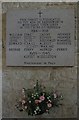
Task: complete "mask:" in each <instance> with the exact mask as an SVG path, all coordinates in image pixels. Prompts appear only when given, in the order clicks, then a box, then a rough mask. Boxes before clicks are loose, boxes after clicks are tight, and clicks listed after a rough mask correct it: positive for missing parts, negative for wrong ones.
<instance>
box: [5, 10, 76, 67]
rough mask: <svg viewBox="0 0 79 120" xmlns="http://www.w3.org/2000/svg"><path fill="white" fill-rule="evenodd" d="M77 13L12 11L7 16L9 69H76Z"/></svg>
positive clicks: (7, 63)
mask: <svg viewBox="0 0 79 120" xmlns="http://www.w3.org/2000/svg"><path fill="white" fill-rule="evenodd" d="M74 26H75V23H74V10H73V9H66V8H51V9H40V10H30V9H29V10H12V11H9V12H7V15H6V65H7V66H73V65H74Z"/></svg>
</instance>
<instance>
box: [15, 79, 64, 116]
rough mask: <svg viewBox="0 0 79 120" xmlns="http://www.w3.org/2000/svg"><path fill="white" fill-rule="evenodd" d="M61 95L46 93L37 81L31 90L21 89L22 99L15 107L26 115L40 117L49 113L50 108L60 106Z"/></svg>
mask: <svg viewBox="0 0 79 120" xmlns="http://www.w3.org/2000/svg"><path fill="white" fill-rule="evenodd" d="M62 99H63V97H62V95H60V94H58V93H57V92H54V91H53V92H47V91H46V89H45V87H43V86H41V85H39V84H38V80H37V82H36V85H35V86H34V88H33V89H25V88H23V89H22V97H21V98H20V99H19V100H18V102H17V104H16V105H15V106H16V108H17V109H18V110H19V111H26V112H28V115H32V116H33V115H40V114H43V113H45V112H46V113H49V110H50V109H51V108H52V107H56V106H57V107H59V106H60V105H62V104H61V103H60V100H62Z"/></svg>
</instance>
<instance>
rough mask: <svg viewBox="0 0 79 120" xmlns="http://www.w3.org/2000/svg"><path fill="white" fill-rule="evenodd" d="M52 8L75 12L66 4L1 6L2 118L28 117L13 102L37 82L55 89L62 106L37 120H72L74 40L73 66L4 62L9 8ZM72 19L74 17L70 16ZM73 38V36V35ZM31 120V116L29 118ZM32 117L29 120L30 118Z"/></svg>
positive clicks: (74, 98) (75, 84)
mask: <svg viewBox="0 0 79 120" xmlns="http://www.w3.org/2000/svg"><path fill="white" fill-rule="evenodd" d="M50 7H51V8H52V7H62V8H63V7H66V8H67V9H68V8H70V7H72V8H74V10H75V15H76V4H75V3H74V4H71V3H70V4H67V3H62V4H61V3H59V4H57V3H3V19H2V22H3V30H2V32H3V36H2V37H3V39H2V40H3V41H2V42H3V44H2V47H3V51H2V55H3V56H2V62H3V64H2V65H3V79H2V87H3V89H2V92H3V99H2V100H3V110H2V116H3V118H5V117H6V118H7V117H8V118H9V117H10V118H12V117H13V118H16V117H17V118H28V115H27V113H25V112H22V113H20V112H19V111H18V110H17V109H16V108H15V104H16V100H17V98H19V95H20V90H21V89H22V88H23V87H25V88H31V87H33V85H34V84H35V82H36V80H37V79H38V80H39V82H41V84H43V85H45V86H46V87H47V89H48V90H50V89H55V90H58V91H59V92H60V93H62V94H63V97H64V100H63V101H62V103H63V106H60V107H59V108H55V109H51V110H50V114H43V115H40V116H38V117H39V118H49V117H52V118H73V117H77V52H76V51H77V41H76V40H75V65H74V67H7V66H6V63H5V60H6V54H5V51H6V47H5V43H6V13H7V11H8V10H10V9H15V8H17V9H18V8H22V9H29V8H32V9H33V8H35V9H39V8H44V9H46V8H50ZM74 17H75V16H74ZM75 37H76V35H75ZM29 118H31V116H29ZM32 118H33V117H32Z"/></svg>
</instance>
